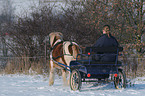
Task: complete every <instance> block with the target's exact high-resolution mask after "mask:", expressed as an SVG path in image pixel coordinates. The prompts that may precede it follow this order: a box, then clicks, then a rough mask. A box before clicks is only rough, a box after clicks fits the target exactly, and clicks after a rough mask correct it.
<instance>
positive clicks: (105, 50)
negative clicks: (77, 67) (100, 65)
mask: <svg viewBox="0 0 145 96" xmlns="http://www.w3.org/2000/svg"><path fill="white" fill-rule="evenodd" d="M121 51H123V47H86V49H85V52H95V53H97V52H103V53H114V52H121Z"/></svg>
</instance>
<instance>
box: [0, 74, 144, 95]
mask: <svg viewBox="0 0 145 96" xmlns="http://www.w3.org/2000/svg"><path fill="white" fill-rule="evenodd" d="M48 81H49V79H48V77H45V78H44V77H43V76H41V75H18V74H17V75H16V74H15V75H0V96H144V95H145V77H138V78H136V79H134V86H132V87H127V88H125V89H119V90H118V89H115V88H114V85H113V82H111V83H107V84H100V85H95V84H92V83H91V84H83V86H82V89H81V91H72V90H71V89H70V87H69V86H63V84H62V78H61V77H56V79H55V84H54V85H53V86H49V85H48Z"/></svg>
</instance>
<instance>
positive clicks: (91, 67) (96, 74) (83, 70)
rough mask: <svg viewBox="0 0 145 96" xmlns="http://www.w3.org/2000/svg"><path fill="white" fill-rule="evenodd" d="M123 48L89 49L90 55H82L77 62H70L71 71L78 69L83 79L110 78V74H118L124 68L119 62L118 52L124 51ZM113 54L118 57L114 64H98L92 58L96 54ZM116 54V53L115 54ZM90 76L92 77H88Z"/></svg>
mask: <svg viewBox="0 0 145 96" xmlns="http://www.w3.org/2000/svg"><path fill="white" fill-rule="evenodd" d="M122 50H123V48H122V47H119V48H117V47H116V48H112V47H109V48H94V47H87V48H86V52H88V54H80V55H81V58H80V59H77V60H76V61H71V62H70V68H71V70H74V69H77V70H78V71H79V72H80V74H81V78H98V79H105V78H109V74H118V69H119V68H120V67H121V66H122V63H121V62H120V61H118V52H119V51H122ZM96 51H97V52H101V53H102V52H111V54H112V55H115V56H116V60H115V61H114V62H100V61H99V62H96V61H94V60H92V57H93V56H94V55H96V54H94V52H95V53H96ZM113 52H114V53H113ZM88 74H90V76H87V75H88Z"/></svg>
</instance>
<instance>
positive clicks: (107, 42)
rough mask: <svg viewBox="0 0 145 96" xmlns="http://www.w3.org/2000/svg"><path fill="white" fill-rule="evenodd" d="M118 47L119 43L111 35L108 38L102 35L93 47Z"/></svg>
mask: <svg viewBox="0 0 145 96" xmlns="http://www.w3.org/2000/svg"><path fill="white" fill-rule="evenodd" d="M118 46H119V43H118V42H117V40H116V39H115V37H113V36H112V35H111V34H110V37H108V36H107V35H106V34H103V35H102V36H100V38H99V39H98V40H97V41H96V43H95V44H94V46H93V47H118Z"/></svg>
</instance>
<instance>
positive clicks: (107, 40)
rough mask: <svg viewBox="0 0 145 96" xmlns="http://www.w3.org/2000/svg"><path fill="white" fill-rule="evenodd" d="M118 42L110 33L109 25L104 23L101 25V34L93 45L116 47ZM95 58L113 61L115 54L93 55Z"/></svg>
mask: <svg viewBox="0 0 145 96" xmlns="http://www.w3.org/2000/svg"><path fill="white" fill-rule="evenodd" d="M118 46H119V43H118V42H117V40H116V39H115V37H113V36H112V35H111V33H110V26H109V25H104V26H103V35H102V36H100V38H99V39H98V40H97V41H96V43H95V44H94V45H93V47H118ZM94 59H95V60H97V61H105V62H106V61H110V62H111V61H115V59H116V58H115V56H114V55H111V53H103V54H102V55H100V56H98V55H97V56H95V57H94Z"/></svg>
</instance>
